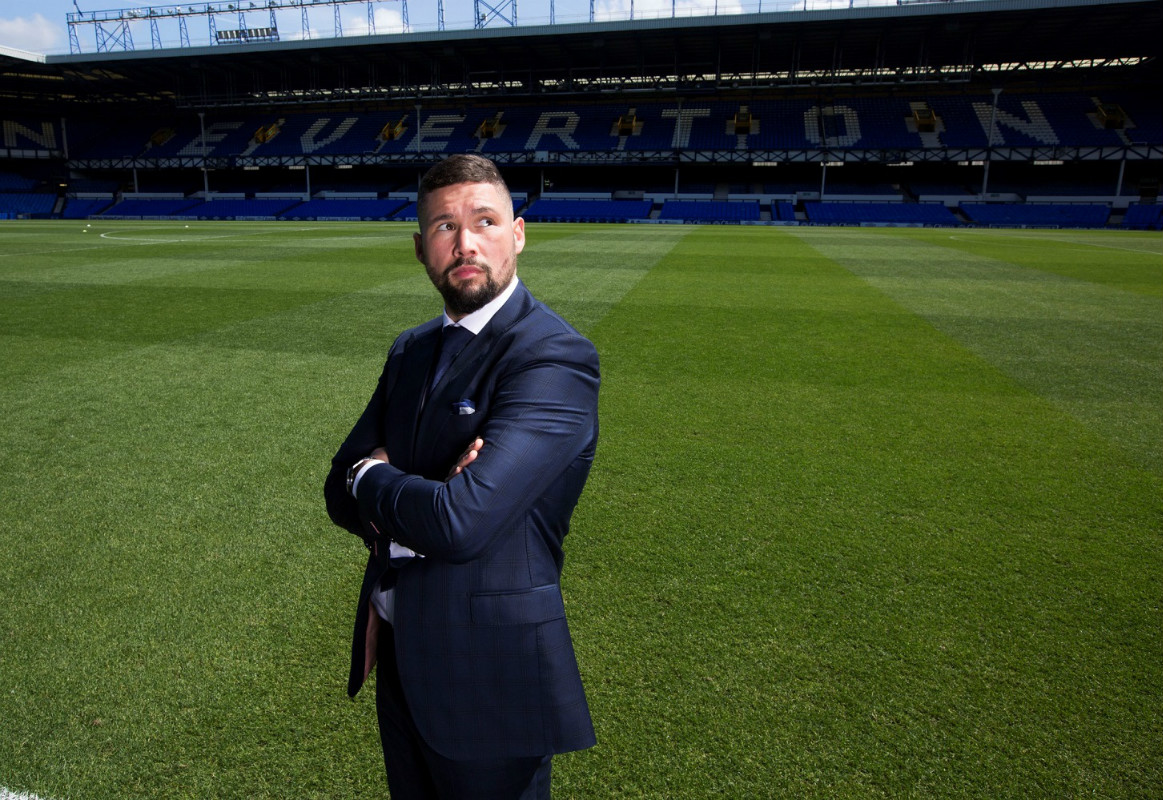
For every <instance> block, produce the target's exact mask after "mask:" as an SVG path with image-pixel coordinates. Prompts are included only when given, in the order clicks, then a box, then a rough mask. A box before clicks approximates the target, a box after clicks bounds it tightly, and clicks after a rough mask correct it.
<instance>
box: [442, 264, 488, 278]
mask: <svg viewBox="0 0 1163 800" xmlns="http://www.w3.org/2000/svg"><path fill="white" fill-rule="evenodd" d="M483 274H484V270H483V269H481V268H480V267H479V266H478V265H476V264H458V265H457V266H455V267H453V268H452V269H450V270H449V271H448V276H449V277H450V278H456V279H457V280H462V281H463V280H468V279H469V278H472V277H474V276H476V275H483Z"/></svg>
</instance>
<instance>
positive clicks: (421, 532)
mask: <svg viewBox="0 0 1163 800" xmlns="http://www.w3.org/2000/svg"><path fill="white" fill-rule="evenodd" d="M495 369H496V370H498V375H497V380H496V383H495V390H494V391H495V395H494V397H493V402H492V405H491V409H490V412H489V417H488V419H487V421H486V423H485V426H484V430H483V432H482V434H481V436H482V438H483V439H484V441H485V445H484V449H483V450H482V451H481V452H480V454H479V456H478V457H477V459H476V461H474V462H473V463H472V464H471V465H470V466H469V467H468V468H467V469H466V470H464V471H463V472H461V474H460V475H458V476H456V477H455V478H453V479H452V480H450V481H448V482H442V481H434V480H427V479H425V478H423V477H420V476H418V475H413V474H408V473H406V472H403V471H402V470H400V469H397V468H396V467H395V466H393V465H391V464H388V465H385V466H382V467H375V468H373V469H371V470H369V471H368V472H367V473H365V474H364V477H363V478H362V479H361V480H360V487H359V500H358V507H359V511H360V513H361V515H362V517H363V519H365V520H368V521H370V522H371V523H373V524H374V525H375V526H376V528H377V529H378V530H379V531H380V532H381V533H383V534H384V535H386V536H390V537H391V538H392V539H394V540H396V541H398V542H400V543H401V544H403V545H405V546H407V547H410V548H412V549H413V550H415V551H416V552H418V553H422V554H424V555H426V556H428V557H435V558H440V559H443V560H446V561H450V562H455V563H462V562H466V561H470V560H472V559H474V558H477V557H479V556H480V555H481V554H482V553H484V552H485V551H486V550H487V549H488V547H489V545H490V543H491V542H492V541H493V539H494V538H495V536H496V535H497V534H498V533H499V532H500V531H503V530H505V528H506V527H507V526H511V525H512V524H513V522H514V521H515V520H516V519H517V517H518V516H519V515H521V514H523V513H525V512H527V511H528V510H529V509H530V508H531V507H532V506H533V505H534V504H535V503H536V502H537V500H538V498H539V497H541V495H542V494H543V493H544V492H545V491H546V490H547V489H548V488H549V487H550V486H551V485H552V484H553V482H554V481H556V480H557V479H558V478H559V477H560V476H561V475H562V473H563V472H565V471H566V470H567V469H569V468H570V466H571V465H572V464H573V463H574V461H575V460H576V459H577V458H578V457H579V456H583V455H585V454H587V451H588V455H589V456H590V457H592V454H593V453H592V448H593V446H594V442H595V440H596V429H597V403H598V384H599V378H598V356H597V351H596V350H595V349H594V347H593V345H592V344H591V343H590V342H589V341H588V340H586V339H585V338H584V337H582V336H580V335H579V334H577V333H576V332H574V331H572V330H567V329H566V328H564V327H562V328H559V329H557V330H556V331H553V332H551V333H549V334H548V335H543V336H527V337H524V339H523V340H522V342H521V344H517V345H514V346H513V348H512V349H511V350H510V351H509V352H508V353H506V355H505V356H504V357H503V358H502V359H501V360H500V362H499V363H498V364H497V365H496V367H495ZM365 416H366V414H365ZM357 428H358V426H357ZM468 444H469V443H468V442H464V446H467V445H468ZM390 455H391V453H389V457H390ZM451 466H452V465H451V464H450V465H449V467H451ZM570 510H572V509H570ZM566 518H567V519H568V513H567V516H566Z"/></svg>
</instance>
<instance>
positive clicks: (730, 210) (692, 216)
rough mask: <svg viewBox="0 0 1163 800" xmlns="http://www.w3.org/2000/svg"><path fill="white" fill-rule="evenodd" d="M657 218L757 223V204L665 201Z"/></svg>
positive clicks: (751, 201)
mask: <svg viewBox="0 0 1163 800" xmlns="http://www.w3.org/2000/svg"><path fill="white" fill-rule="evenodd" d="M658 218H659V219H664V220H678V221H682V222H758V221H759V203H758V202H756V201H753V200H741V201H735V200H728V201H717V200H667V201H666V202H665V203H663V204H662V213H660V214H659V216H658Z"/></svg>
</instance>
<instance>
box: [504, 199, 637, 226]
mask: <svg viewBox="0 0 1163 800" xmlns="http://www.w3.org/2000/svg"><path fill="white" fill-rule="evenodd" d="M653 206H654V204H653V203H652V202H651V201H649V200H581V199H578V200H558V199H544V198H543V199H540V200H536V201H534V202H533V203H532V204H531V205H530V206H529V208H527V209H525V211H524V212H522V216H523V217H525V219H527V220H530V221H533V222H631V221H634V220H645V219H649V218H650V211H651V209H652V208H653Z"/></svg>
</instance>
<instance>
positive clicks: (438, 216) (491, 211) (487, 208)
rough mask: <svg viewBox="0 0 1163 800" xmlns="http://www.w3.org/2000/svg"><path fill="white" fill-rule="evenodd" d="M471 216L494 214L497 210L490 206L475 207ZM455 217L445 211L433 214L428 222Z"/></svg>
mask: <svg viewBox="0 0 1163 800" xmlns="http://www.w3.org/2000/svg"><path fill="white" fill-rule="evenodd" d="M472 213H473V214H496V213H498V212H497V209H495V208H493V207H492V206H477V207H476V208H474V209H473V210H472ZM454 216H455V215H454V214H453V213H452V212H451V211H445V212H444V213H443V214H435V215H433V216H431V217H429V218H428V221H429V222H442V221H444V220H446V219H452V218H453V217H454Z"/></svg>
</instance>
